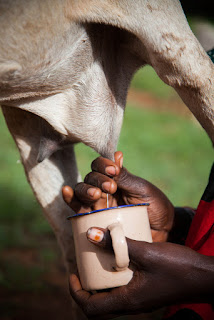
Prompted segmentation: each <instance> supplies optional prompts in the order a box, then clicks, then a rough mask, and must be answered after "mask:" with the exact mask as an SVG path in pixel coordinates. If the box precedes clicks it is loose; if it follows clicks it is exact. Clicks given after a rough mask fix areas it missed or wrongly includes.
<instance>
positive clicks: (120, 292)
mask: <svg viewBox="0 0 214 320" xmlns="http://www.w3.org/2000/svg"><path fill="white" fill-rule="evenodd" d="M69 287H70V294H71V296H72V298H73V299H74V300H75V302H76V303H77V304H78V305H79V306H80V307H81V308H82V309H83V311H84V312H85V314H86V315H87V316H88V317H89V318H91V317H97V316H102V319H109V317H110V318H112V317H111V316H110V314H114V313H115V312H116V313H118V311H119V312H121V314H122V313H123V310H124V306H125V305H126V304H127V303H126V301H127V299H126V298H125V294H127V293H126V292H125V290H124V288H122V287H121V288H116V289H113V290H111V291H109V292H101V293H96V294H94V295H92V294H90V293H89V292H87V291H85V290H83V289H82V286H81V284H80V281H79V279H78V277H77V276H76V275H74V274H71V275H70V279H69Z"/></svg>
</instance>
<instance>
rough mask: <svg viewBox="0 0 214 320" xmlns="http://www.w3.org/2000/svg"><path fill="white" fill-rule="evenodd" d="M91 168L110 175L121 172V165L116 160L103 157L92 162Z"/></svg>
mask: <svg viewBox="0 0 214 320" xmlns="http://www.w3.org/2000/svg"><path fill="white" fill-rule="evenodd" d="M91 169H92V171H96V172H100V173H102V174H105V175H108V176H110V177H114V176H115V175H118V174H119V172H120V167H119V166H118V165H117V164H116V163H115V162H113V161H112V160H109V159H107V158H103V157H99V158H96V159H95V160H94V161H93V162H92V164H91Z"/></svg>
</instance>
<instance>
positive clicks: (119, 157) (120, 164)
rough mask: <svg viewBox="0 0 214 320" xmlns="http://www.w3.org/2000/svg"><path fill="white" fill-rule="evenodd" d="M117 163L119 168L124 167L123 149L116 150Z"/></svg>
mask: <svg viewBox="0 0 214 320" xmlns="http://www.w3.org/2000/svg"><path fill="white" fill-rule="evenodd" d="M114 159H115V163H116V165H117V166H118V167H119V168H122V167H123V153H122V151H116V152H115V154H114Z"/></svg>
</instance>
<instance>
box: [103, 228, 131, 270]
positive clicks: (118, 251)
mask: <svg viewBox="0 0 214 320" xmlns="http://www.w3.org/2000/svg"><path fill="white" fill-rule="evenodd" d="M108 229H109V231H110V235H111V239H112V247H113V250H114V254H115V261H116V268H115V269H116V270H117V271H123V270H125V269H127V268H128V266H129V261H130V260H129V253H128V246H127V242H126V238H125V235H124V231H123V227H122V225H121V224H120V223H119V222H116V223H112V224H111V225H110V226H108Z"/></svg>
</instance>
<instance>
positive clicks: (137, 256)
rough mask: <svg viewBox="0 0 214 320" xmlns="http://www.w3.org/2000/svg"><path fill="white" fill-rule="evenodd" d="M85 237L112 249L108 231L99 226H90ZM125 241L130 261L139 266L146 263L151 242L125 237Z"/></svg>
mask: <svg viewBox="0 0 214 320" xmlns="http://www.w3.org/2000/svg"><path fill="white" fill-rule="evenodd" d="M86 236H87V239H88V240H89V241H90V242H92V243H93V244H95V245H97V246H98V247H100V248H103V249H106V250H112V251H113V248H112V240H111V236H110V231H109V230H108V229H103V228H100V227H91V228H90V229H88V231H87V233H86ZM126 242H127V245H128V250H129V257H130V260H131V261H132V262H134V263H135V264H137V265H138V266H139V267H140V266H142V265H143V264H146V261H147V259H145V258H146V257H148V256H149V251H150V250H151V243H148V242H145V241H137V240H132V239H129V238H127V237H126Z"/></svg>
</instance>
